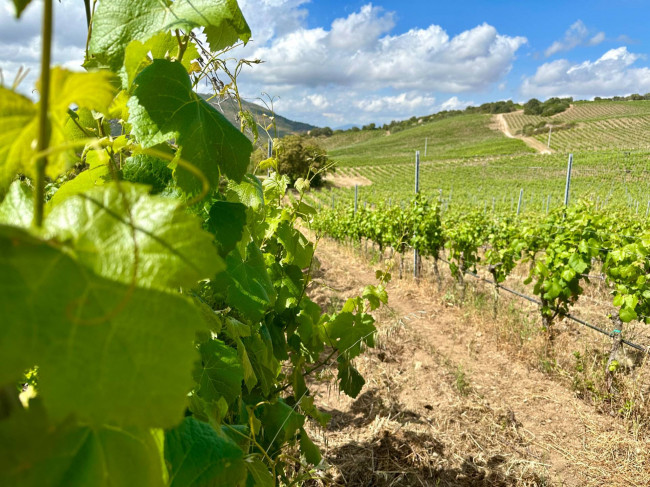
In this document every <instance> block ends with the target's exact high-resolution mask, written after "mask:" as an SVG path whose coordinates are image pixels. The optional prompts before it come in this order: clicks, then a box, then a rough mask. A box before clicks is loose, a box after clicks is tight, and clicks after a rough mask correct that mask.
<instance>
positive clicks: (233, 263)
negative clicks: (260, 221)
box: [212, 242, 276, 321]
mask: <svg viewBox="0 0 650 487" xmlns="http://www.w3.org/2000/svg"><path fill="white" fill-rule="evenodd" d="M212 287H213V289H214V290H215V291H217V292H220V293H222V294H225V295H226V300H227V302H228V304H229V305H230V306H232V307H234V308H236V309H237V310H238V311H239V312H240V313H241V314H242V315H243V316H244V317H246V318H248V319H249V320H251V321H258V320H259V319H261V318H262V316H264V313H266V311H267V310H268V309H269V308H271V306H273V303H275V299H276V293H275V289H274V288H273V283H272V282H271V279H270V278H269V275H268V273H267V269H266V263H265V262H264V256H263V255H262V252H261V251H260V249H259V248H258V247H257V246H256V245H255V244H254V243H253V242H250V243H249V244H248V246H247V247H246V259H245V260H244V259H242V257H241V255H240V254H239V250H237V249H235V250H233V251H232V252H230V254H228V257H226V270H225V271H223V272H221V273H219V274H217V276H215V278H214V279H213V281H212Z"/></svg>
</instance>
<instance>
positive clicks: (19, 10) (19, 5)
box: [14, 0, 32, 19]
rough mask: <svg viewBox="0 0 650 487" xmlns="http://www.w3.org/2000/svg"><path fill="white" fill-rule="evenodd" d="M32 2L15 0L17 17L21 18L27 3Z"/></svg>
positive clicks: (30, 0)
mask: <svg viewBox="0 0 650 487" xmlns="http://www.w3.org/2000/svg"><path fill="white" fill-rule="evenodd" d="M30 3H32V0H14V6H15V7H16V18H17V19H18V18H20V15H21V14H22V13H23V10H25V8H27V5H29V4H30Z"/></svg>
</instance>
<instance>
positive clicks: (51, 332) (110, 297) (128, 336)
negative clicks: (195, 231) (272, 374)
mask: <svg viewBox="0 0 650 487" xmlns="http://www.w3.org/2000/svg"><path fill="white" fill-rule="evenodd" d="M51 245H52V244H51V243H48V242H44V241H41V240H38V239H36V238H34V237H31V236H29V235H28V234H27V233H26V232H24V231H21V230H18V229H15V228H13V227H3V226H0V309H2V326H1V327H0V356H1V357H2V361H0V383H2V384H6V383H10V382H14V381H17V380H19V379H20V377H21V375H22V373H23V372H24V371H25V370H26V369H28V368H30V367H32V366H33V365H34V364H38V366H39V370H38V376H39V392H40V394H41V395H42V398H43V401H44V404H45V406H46V408H47V410H48V413H49V414H50V415H51V416H52V417H53V418H62V417H66V416H68V415H70V414H76V415H77V417H78V418H79V419H80V420H84V421H90V422H92V423H94V424H104V423H111V424H114V425H118V426H119V425H130V426H140V427H166V426H170V425H172V424H175V423H176V422H177V421H178V418H179V417H181V416H182V412H183V409H184V407H185V398H186V395H187V392H188V391H189V390H190V389H191V383H192V378H191V373H192V369H193V366H194V362H195V360H196V352H195V350H194V349H193V347H192V341H193V339H194V330H195V329H199V328H200V327H201V326H203V325H202V322H201V318H200V316H199V315H198V313H197V311H196V308H195V307H194V306H193V305H192V304H191V302H190V301H188V300H186V299H185V298H183V297H181V296H178V295H173V294H169V293H162V292H158V291H154V290H149V289H141V288H137V287H135V288H133V287H129V286H127V285H124V284H121V283H117V282H115V281H109V280H106V279H103V278H101V277H100V276H97V275H95V274H93V273H92V272H90V271H88V270H87V269H86V268H85V267H84V266H82V265H80V264H79V263H77V262H76V261H74V260H73V259H72V258H71V257H69V256H67V255H66V254H65V253H63V252H61V251H60V250H58V249H56V248H54V247H52V246H51Z"/></svg>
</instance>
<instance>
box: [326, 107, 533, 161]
mask: <svg viewBox="0 0 650 487" xmlns="http://www.w3.org/2000/svg"><path fill="white" fill-rule="evenodd" d="M490 120H491V116H490V115H487V114H467V115H458V116H455V117H450V118H445V119H442V120H436V121H432V122H425V123H421V124H416V125H415V126H413V127H411V128H408V129H405V130H402V131H400V132H397V133H394V134H391V133H389V132H387V131H384V130H362V131H359V132H344V133H339V134H335V135H333V136H331V137H328V138H326V137H318V138H316V139H315V141H316V142H317V143H318V144H320V145H321V146H322V147H324V148H325V149H327V150H328V152H329V154H330V156H331V157H332V158H333V159H334V160H336V161H337V162H338V163H339V165H340V166H362V165H369V164H370V165H375V164H384V163H403V162H409V161H412V160H413V155H414V153H415V151H416V150H419V151H420V153H421V156H422V159H423V160H443V159H456V158H465V157H476V156H498V155H506V154H522V153H530V152H533V150H532V149H531V148H529V147H528V146H526V145H525V144H524V143H523V142H522V141H521V140H517V139H509V138H507V137H506V136H505V135H503V134H502V133H501V132H499V131H496V130H493V129H492V128H491V127H490ZM425 139H426V140H427V154H426V156H425V155H424V144H425Z"/></svg>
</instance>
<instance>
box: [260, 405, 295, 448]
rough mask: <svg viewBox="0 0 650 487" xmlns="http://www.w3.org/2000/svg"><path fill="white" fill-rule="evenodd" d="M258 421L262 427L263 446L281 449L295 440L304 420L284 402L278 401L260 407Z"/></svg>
mask: <svg viewBox="0 0 650 487" xmlns="http://www.w3.org/2000/svg"><path fill="white" fill-rule="evenodd" d="M260 409H261V414H260V420H261V421H262V426H263V427H264V443H265V446H267V447H269V448H270V447H271V446H275V448H278V449H279V448H281V447H282V445H284V444H285V443H288V442H289V441H291V440H293V438H295V436H296V433H297V432H298V430H299V429H300V428H302V426H303V424H304V422H305V418H304V416H303V415H301V414H298V413H297V412H296V411H295V410H294V409H293V408H292V407H291V406H289V405H288V404H287V403H286V402H284V400H282V399H278V400H277V401H276V402H275V403H273V404H265V405H264V406H261V407H260Z"/></svg>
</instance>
